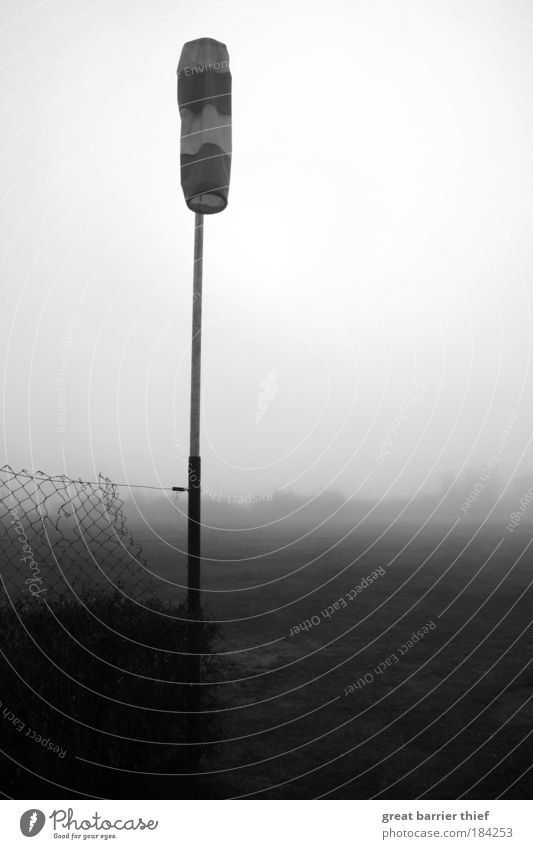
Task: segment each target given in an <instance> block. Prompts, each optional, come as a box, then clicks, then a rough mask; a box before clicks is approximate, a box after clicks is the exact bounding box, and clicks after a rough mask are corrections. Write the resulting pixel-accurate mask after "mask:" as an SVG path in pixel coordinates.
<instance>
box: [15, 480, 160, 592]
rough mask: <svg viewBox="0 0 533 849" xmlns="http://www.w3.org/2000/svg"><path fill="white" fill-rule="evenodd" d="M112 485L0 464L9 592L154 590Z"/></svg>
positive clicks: (109, 482)
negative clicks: (19, 469) (33, 471)
mask: <svg viewBox="0 0 533 849" xmlns="http://www.w3.org/2000/svg"><path fill="white" fill-rule="evenodd" d="M117 488H118V487H117V484H115V483H113V482H112V481H111V480H109V478H107V477H105V476H104V475H101V474H100V475H99V476H98V481H97V482H90V481H82V480H74V479H72V478H69V477H67V476H65V475H48V474H46V473H45V472H42V471H38V472H35V473H31V472H28V471H27V470H26V469H22V470H21V471H15V470H14V469H12V468H11V466H8V465H5V466H2V467H1V468H0V524H1V526H2V536H1V540H0V557H1V564H0V575H1V577H2V582H3V584H4V589H5V591H7V592H9V594H10V595H11V596H20V595H21V594H31V595H33V596H39V595H41V596H42V595H43V594H45V597H46V598H47V599H49V598H50V597H51V596H53V595H60V594H63V593H65V592H69V591H70V592H71V591H72V590H74V591H75V592H76V593H77V592H79V591H87V590H91V589H94V590H105V589H109V590H115V589H118V590H119V591H122V592H124V593H125V594H126V595H128V596H130V597H132V598H141V597H147V596H151V595H154V594H155V582H154V581H153V580H152V578H151V576H150V574H149V572H148V571H147V566H146V562H145V560H144V558H143V555H142V549H141V546H140V545H138V544H137V543H136V542H135V541H134V539H133V538H132V536H131V534H130V533H129V531H128V528H127V526H126V520H125V515H124V510H123V507H124V503H123V501H122V499H121V498H120V497H119V495H118V492H117Z"/></svg>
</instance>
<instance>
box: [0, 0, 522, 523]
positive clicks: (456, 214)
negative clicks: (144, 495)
mask: <svg viewBox="0 0 533 849" xmlns="http://www.w3.org/2000/svg"><path fill="white" fill-rule="evenodd" d="M526 9H527V6H526V4H525V3H523V2H512V3H509V4H507V8H502V7H498V6H495V5H494V4H490V3H488V2H484V1H483V0H476V2H468V0H465V2H461V3H455V2H439V3H427V2H422V1H420V2H411V0H408V1H407V0H406V2H398V0H394V2H392V0H384V2H380V3H378V4H374V3H368V2H341V0H333V2H332V3H328V4H323V3H316V2H309V0H306V2H305V3H304V2H301V3H300V2H294V0H289V2H284V3H280V2H271V3H269V4H263V3H261V4H258V3H238V2H227V3H206V2H199V3H197V4H194V5H191V4H189V3H180V2H170V0H150V2H148V0H131V2H128V3H125V2H120V0H116V2H115V1H114V0H109V2H105V0H99V1H98V0H97V2H80V3H77V4H72V3H69V2H66V0H64V2H59V1H58V0H53V2H50V3H46V4H43V3H40V4H36V5H35V6H33V7H27V8H25V9H23V10H22V11H21V6H20V4H18V3H15V2H6V3H4V6H3V13H2V19H3V25H2V27H1V29H0V40H1V44H2V57H3V66H4V67H3V74H2V78H3V82H2V86H3V89H2V95H1V99H0V114H1V117H2V122H3V127H4V132H3V144H2V169H1V201H0V203H1V216H2V237H1V242H0V263H1V267H2V279H3V310H2V315H1V319H0V320H1V334H0V340H1V341H0V344H1V346H2V361H3V363H4V372H3V378H2V383H3V416H4V418H3V432H4V445H3V458H4V459H3V461H2V462H3V463H9V464H10V465H11V466H13V467H14V468H23V467H24V468H27V469H32V470H37V469H44V470H46V471H48V472H50V473H51V474H58V473H65V474H68V475H70V476H72V477H76V478H77V477H82V478H84V479H88V480H94V479H95V476H96V475H97V473H98V472H103V473H104V474H106V475H108V476H109V477H111V478H112V479H113V480H116V481H119V482H129V483H133V484H151V485H154V486H163V487H169V486H179V485H181V486H183V485H186V457H187V453H188V425H189V394H188V393H189V377H190V374H189V370H190V325H191V305H192V292H191V289H192V249H193V215H192V213H191V212H190V211H189V210H188V209H187V208H186V206H185V203H184V200H183V195H182V192H181V188H180V185H179V133H180V126H179V113H178V108H177V103H176V65H177V61H178V58H179V54H180V51H181V47H182V44H183V43H184V42H185V41H187V40H189V39H192V38H197V37H200V36H204V35H206V36H212V37H214V38H217V39H219V40H221V41H223V42H224V43H225V44H227V46H228V50H229V54H230V63H231V71H232V76H233V140H234V148H233V163H232V179H231V188H230V195H229V205H228V208H227V210H226V211H224V212H223V213H222V214H220V215H214V216H211V217H209V218H206V222H205V234H204V245H205V262H204V298H203V315H204V326H203V363H202V391H203V395H202V403H203V421H202V431H201V454H202V462H203V479H204V487H205V491H206V493H207V495H208V496H210V497H211V500H212V501H213V502H216V500H217V499H219V502H220V501H222V500H225V501H227V502H229V501H231V499H233V500H234V501H236V500H237V499H238V498H241V499H245V498H247V497H249V498H250V499H251V498H252V497H253V496H256V497H257V496H261V494H264V493H270V494H271V493H274V492H281V491H286V492H288V493H289V494H290V493H293V494H294V493H296V494H297V496H298V497H303V498H304V499H305V498H306V497H307V498H308V497H309V496H313V495H316V494H317V493H319V492H324V491H326V490H327V491H331V492H332V493H333V496H334V498H333V500H335V499H337V497H338V499H339V501H340V502H342V501H343V500H345V499H346V498H352V499H355V500H357V499H360V500H361V501H363V502H364V501H365V500H368V502H369V503H372V502H376V501H387V500H390V499H407V500H408V499H411V498H415V497H416V498H418V499H420V498H422V497H424V498H436V496H438V497H439V498H440V496H441V495H442V493H444V492H446V489H447V487H452V491H455V490H453V487H454V486H455V487H457V486H458V484H457V481H461V484H460V491H458V495H457V499H456V502H455V504H454V511H455V513H454V515H455V514H457V515H460V514H459V513H458V510H460V505H461V503H462V502H463V501H464V499H465V498H466V497H467V495H468V492H469V491H470V489H471V488H472V487H475V485H476V483H479V482H480V481H483V487H484V495H486V494H487V492H488V491H489V489H490V488H491V487H492V488H496V490H497V491H498V492H501V491H502V490H503V489H504V488H505V486H506V485H507V484H509V487H510V488H511V489H512V491H513V492H514V491H515V490H516V492H517V494H518V495H520V494H521V493H522V490H524V491H525V490H526V489H527V485H529V482H530V479H531V476H532V472H533V453H532V448H531V426H530V410H531V376H530V368H531V365H530V360H531V303H530V288H531V287H530V276H531V271H532V268H533V248H532V245H533V240H532V239H531V220H532V210H531V191H532V179H531V178H532V170H531V149H532V148H531V142H532V139H533V125H532V118H531V115H532V112H531V103H532V102H533V99H532V95H533V82H532V78H531V68H530V56H531V46H532V39H533V29H532V28H531V25H530V24H528V23H527V21H525V20H524V18H523V14H522V13H523V10H526ZM491 458H496V459H493V460H492V461H491ZM487 464H489V466H487ZM487 468H490V473H487V471H486V470H487ZM484 469H485V472H483V470H484ZM487 474H488V476H487ZM454 481H455V484H454ZM509 482H511V483H509ZM513 487H514V489H513ZM508 491H510V490H508ZM287 497H288V496H287ZM295 497H296V496H295ZM437 500H438V499H437ZM515 500H516V499H515ZM489 501H490V499H489ZM489 501H487V505H488V504H489ZM262 503H264V504H265V505H268V504H269V503H271V502H270V501H269V500H268V499H263V502H262ZM391 503H392V502H391ZM417 503H418V502H417ZM510 506H512V504H511V503H510ZM263 509H264V510H266V509H267V507H266V506H265V507H264V508H263ZM271 509H273V508H271ZM468 509H469V510H470V509H471V508H468ZM472 509H474V508H472ZM476 509H477V508H476Z"/></svg>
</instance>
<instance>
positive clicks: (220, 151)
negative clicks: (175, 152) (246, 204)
mask: <svg viewBox="0 0 533 849" xmlns="http://www.w3.org/2000/svg"><path fill="white" fill-rule="evenodd" d="M178 105H179V109H180V115H181V187H182V189H183V194H184V195H185V202H186V204H187V206H188V207H189V209H192V210H193V212H202V213H213V212H222V210H223V209H225V208H226V206H227V204H228V191H229V178H230V169H231V73H230V69H229V56H228V51H227V48H226V45H225V44H221V42H220V41H215V39H214V38H197V39H196V40H195V41H188V42H187V43H186V44H184V45H183V50H182V51H181V56H180V61H179V64H178Z"/></svg>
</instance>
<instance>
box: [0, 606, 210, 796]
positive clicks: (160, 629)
mask: <svg viewBox="0 0 533 849" xmlns="http://www.w3.org/2000/svg"><path fill="white" fill-rule="evenodd" d="M81 600H82V602H83V603H82V604H80V602H79V601H78V600H77V599H73V598H58V599H56V600H55V601H50V602H44V601H43V600H42V599H39V598H37V599H31V602H20V601H19V602H16V603H14V604H13V605H12V606H7V605H6V606H5V607H4V608H3V612H2V613H3V615H2V617H1V622H0V649H1V650H2V656H3V661H2V662H3V667H4V669H3V671H4V674H3V683H2V689H1V691H0V699H1V710H2V716H1V717H0V718H1V719H2V729H3V732H4V733H3V735H2V736H3V740H4V741H5V742H4V745H3V748H4V751H5V753H6V755H7V758H8V760H7V762H5V769H4V775H5V776H6V779H5V780H4V785H3V788H2V789H3V790H4V792H5V793H7V794H8V795H9V796H12V797H13V798H41V799H46V798H50V799H54V798H77V797H80V798H83V797H84V796H85V795H90V796H96V797H98V798H132V799H139V798H197V797H199V798H209V797H211V796H213V795H216V792H215V788H214V786H213V784H212V782H211V781H210V780H209V779H208V778H207V777H206V778H201V777H199V778H196V779H193V777H188V776H179V775H178V776H171V777H168V776H167V777H165V776H157V775H149V774H148V775H146V774H143V773H161V772H174V773H180V772H188V771H195V770H198V771H205V770H206V769H208V768H209V764H210V762H211V760H212V758H213V756H214V753H215V746H214V744H212V743H210V741H212V740H213V739H216V737H217V736H218V732H217V723H216V722H215V717H216V713H213V711H214V710H216V706H217V701H216V690H217V688H216V687H211V686H209V683H210V682H213V681H214V680H216V678H217V676H219V675H220V669H219V667H220V661H219V660H218V659H216V658H213V657H209V655H210V654H211V653H213V652H214V651H215V648H214V647H215V645H216V643H217V640H218V639H219V629H218V626H216V625H214V624H210V623H206V622H205V621H203V619H201V618H200V619H198V621H195V622H192V623H187V622H186V621H184V620H186V618H187V613H186V608H185V606H184V605H183V604H182V605H179V606H174V607H172V606H170V605H166V604H163V603H162V602H160V601H159V600H157V599H151V600H150V601H149V602H146V606H147V607H148V608H149V609H144V608H143V607H141V606H139V605H136V604H135V603H133V602H132V601H130V600H128V599H126V598H124V597H123V596H122V595H120V593H118V592H117V593H114V594H113V595H104V594H101V593H94V592H93V593H86V594H85V595H84V596H83V597H82V599H81ZM191 634H193V640H194V645H195V646H197V649H196V651H199V652H202V653H203V654H204V656H203V657H202V658H201V681H202V686H201V688H200V693H201V710H202V713H200V714H197V716H196V717H195V718H194V721H193V722H192V723H191V720H190V718H189V719H188V717H187V710H188V708H190V707H191V705H194V702H191V691H192V688H191V687H190V686H187V682H188V681H190V680H191V675H192V674H193V672H192V671H191V661H190V658H189V657H188V656H187V655H186V654H184V653H186V652H187V647H188V645H189V643H188V639H190V637H191ZM191 734H193V735H194V738H195V741H196V742H199V745H197V746H194V747H193V746H184V745H176V744H184V743H186V742H187V741H188V739H190V735H191ZM10 758H12V759H13V760H10ZM99 764H103V766H100V765H99ZM62 788H63V789H62Z"/></svg>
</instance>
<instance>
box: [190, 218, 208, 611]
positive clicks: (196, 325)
mask: <svg viewBox="0 0 533 849" xmlns="http://www.w3.org/2000/svg"><path fill="white" fill-rule="evenodd" d="M194 224H195V227H194V275H193V302H192V349H191V430H190V450H189V518H188V581H187V601H188V607H189V613H190V614H192V616H193V617H195V616H196V615H197V614H198V613H199V611H200V492H201V489H200V479H201V464H200V376H201V374H200V373H201V363H200V361H201V353H202V265H203V248H204V216H203V215H202V214H201V213H200V212H196V213H195V221H194Z"/></svg>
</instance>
